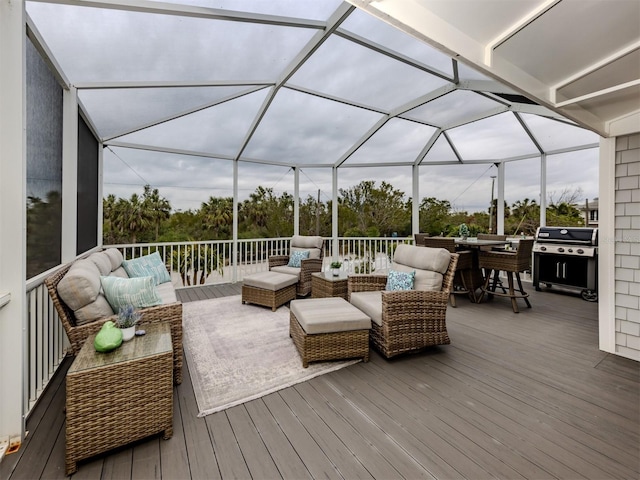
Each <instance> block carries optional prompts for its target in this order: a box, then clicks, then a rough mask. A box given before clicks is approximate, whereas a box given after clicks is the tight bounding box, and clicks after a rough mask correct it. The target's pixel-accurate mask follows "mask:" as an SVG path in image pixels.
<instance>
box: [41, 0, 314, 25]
mask: <svg viewBox="0 0 640 480" xmlns="http://www.w3.org/2000/svg"><path fill="white" fill-rule="evenodd" d="M29 2H31V3H52V4H57V5H71V6H77V7H89V8H100V9H105V10H121V11H127V12H142V13H152V14H157V15H174V16H178V17H191V18H205V19H209V20H224V21H228V22H244V23H257V24H265V25H278V26H284V27H303V28H315V29H322V28H324V27H325V23H324V22H321V21H318V20H307V19H301V18H294V17H283V16H278V15H265V14H261V13H250V12H238V11H234V10H224V9H219V8H208V7H198V6H192V5H179V4H174V3H168V2H155V1H148V0H109V1H96V0H29Z"/></svg>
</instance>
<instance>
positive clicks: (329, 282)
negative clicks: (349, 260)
mask: <svg viewBox="0 0 640 480" xmlns="http://www.w3.org/2000/svg"><path fill="white" fill-rule="evenodd" d="M347 278H348V275H347V273H346V272H340V274H339V275H336V276H334V275H333V274H332V273H331V272H316V273H312V274H311V298H326V297H341V298H344V299H345V300H346V299H347Z"/></svg>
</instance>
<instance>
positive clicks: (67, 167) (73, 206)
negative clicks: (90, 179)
mask: <svg viewBox="0 0 640 480" xmlns="http://www.w3.org/2000/svg"><path fill="white" fill-rule="evenodd" d="M77 218H78V92H77V90H76V88H75V87H71V88H70V89H69V90H63V96H62V248H61V252H60V253H61V257H62V263H68V262H71V261H73V260H75V258H76V255H77V238H78V237H77V231H76V229H77V228H81V227H80V226H79V225H78V222H77Z"/></svg>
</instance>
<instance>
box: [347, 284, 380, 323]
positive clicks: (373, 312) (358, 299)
mask: <svg viewBox="0 0 640 480" xmlns="http://www.w3.org/2000/svg"><path fill="white" fill-rule="evenodd" d="M351 305H353V306H354V307H356V308H357V309H358V310H362V312H364V313H365V314H366V315H368V316H369V317H371V321H373V322H376V324H377V325H380V326H381V325H382V292H381V291H379V290H376V291H373V292H354V293H352V294H351Z"/></svg>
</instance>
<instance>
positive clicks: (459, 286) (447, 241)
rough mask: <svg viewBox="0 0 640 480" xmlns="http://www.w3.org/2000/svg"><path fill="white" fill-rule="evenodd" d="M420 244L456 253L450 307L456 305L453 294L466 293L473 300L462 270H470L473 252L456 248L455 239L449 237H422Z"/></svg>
mask: <svg viewBox="0 0 640 480" xmlns="http://www.w3.org/2000/svg"><path fill="white" fill-rule="evenodd" d="M422 246H424V247H431V248H444V249H447V250H449V252H451V253H457V254H458V255H459V256H458V265H457V266H456V273H455V276H454V277H453V289H452V290H451V295H449V301H450V302H451V306H452V307H454V308H455V307H456V297H455V296H454V295H468V296H469V298H470V299H471V300H472V301H473V294H472V292H471V290H470V289H469V287H468V286H467V282H466V279H465V275H464V272H465V271H466V270H471V268H472V267H473V252H472V251H471V250H462V251H460V250H456V241H455V239H454V238H451V237H424V238H423V239H422Z"/></svg>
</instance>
